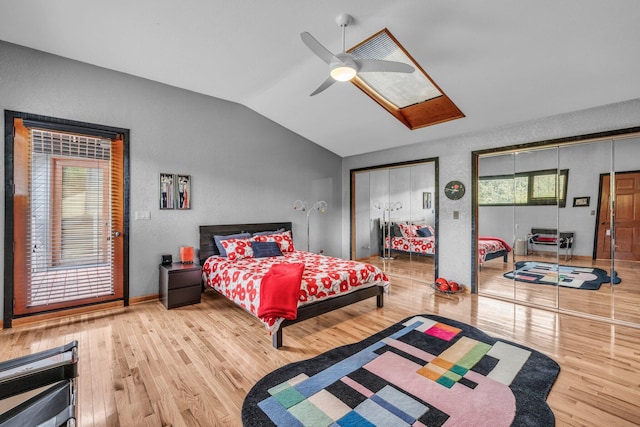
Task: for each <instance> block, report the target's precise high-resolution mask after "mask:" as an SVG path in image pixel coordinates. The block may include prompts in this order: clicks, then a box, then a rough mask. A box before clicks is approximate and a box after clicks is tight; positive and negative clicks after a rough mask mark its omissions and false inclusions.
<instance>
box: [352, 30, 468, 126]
mask: <svg viewBox="0 0 640 427" xmlns="http://www.w3.org/2000/svg"><path fill="white" fill-rule="evenodd" d="M349 53H351V54H353V55H354V56H355V57H357V58H363V59H384V60H388V61H397V62H404V63H406V64H409V65H412V66H413V67H414V68H415V69H416V71H414V72H413V73H385V72H375V73H365V72H361V73H359V74H358V75H357V76H356V77H355V78H354V79H353V80H351V81H352V83H353V84H355V85H356V86H358V87H359V88H360V89H361V90H362V91H363V92H365V93H366V94H367V95H369V96H370V97H371V98H372V99H374V100H375V101H376V102H377V103H378V104H380V105H381V106H382V107H384V108H385V109H386V110H387V111H389V112H390V113H391V114H392V115H393V116H395V117H396V118H397V119H398V120H400V121H401V122H402V123H404V124H405V125H406V126H407V127H408V128H409V129H418V128H422V127H425V126H430V125H434V124H437V123H442V122H445V121H449V120H454V119H458V118H461V117H464V114H463V113H462V111H460V109H458V107H457V106H456V105H455V104H454V103H453V102H452V101H451V100H450V99H449V97H447V95H445V93H444V92H443V91H442V90H441V89H440V88H439V87H438V86H437V85H436V84H435V82H433V80H431V78H430V77H429V76H428V75H427V73H426V72H425V71H424V70H423V69H422V67H420V65H418V64H417V63H416V62H415V61H414V59H413V58H412V57H411V56H410V55H409V53H408V52H407V51H406V50H405V49H404V48H403V47H402V46H401V45H400V44H399V43H398V41H397V40H396V39H395V38H394V37H393V35H392V34H391V33H390V32H389V31H388V30H387V29H386V28H385V29H383V30H382V31H380V32H379V33H377V34H374V35H373V36H371V37H370V38H368V39H367V40H365V41H364V42H362V43H360V44H359V45H357V46H355V47H353V48H352V49H350V50H349Z"/></svg>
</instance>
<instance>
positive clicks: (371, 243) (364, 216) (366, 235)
mask: <svg viewBox="0 0 640 427" xmlns="http://www.w3.org/2000/svg"><path fill="white" fill-rule="evenodd" d="M369 181H370V174H369V173H368V172H365V173H361V174H358V175H356V177H355V189H353V190H354V193H355V194H354V202H353V212H352V215H355V217H353V218H352V220H353V222H354V224H355V229H354V233H353V237H352V238H353V239H354V248H355V259H356V260H366V259H368V258H369V257H371V256H373V255H375V254H376V252H377V242H376V240H375V239H376V235H377V230H376V226H375V225H376V224H374V219H373V218H372V217H371V209H370V208H369V207H370V205H371V198H370V195H369V187H370V182H369Z"/></svg>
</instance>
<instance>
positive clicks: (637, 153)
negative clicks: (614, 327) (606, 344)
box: [611, 137, 640, 324]
mask: <svg viewBox="0 0 640 427" xmlns="http://www.w3.org/2000/svg"><path fill="white" fill-rule="evenodd" d="M613 171H614V174H613V176H614V183H615V184H614V185H613V186H612V191H613V193H614V195H615V208H614V211H613V212H614V215H613V227H612V230H613V231H612V233H613V237H614V239H613V243H614V244H613V251H612V252H613V262H612V264H611V269H612V270H614V271H615V272H616V274H615V275H614V276H615V277H617V278H618V279H619V280H620V282H619V283H617V284H614V285H612V295H613V300H614V314H613V318H614V319H616V320H623V321H626V322H633V323H636V324H640V286H639V285H638V283H639V281H638V275H639V274H640V273H639V270H640V269H639V265H640V137H636V138H631V139H624V140H616V141H614V142H613Z"/></svg>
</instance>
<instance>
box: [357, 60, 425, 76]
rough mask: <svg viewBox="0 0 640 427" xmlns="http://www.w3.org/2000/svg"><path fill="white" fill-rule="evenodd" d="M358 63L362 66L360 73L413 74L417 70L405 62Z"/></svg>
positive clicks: (365, 61)
mask: <svg viewBox="0 0 640 427" xmlns="http://www.w3.org/2000/svg"><path fill="white" fill-rule="evenodd" d="M356 62H357V63H358V65H359V66H360V69H359V70H358V72H359V73H372V72H388V73H413V72H414V71H415V68H413V67H412V66H411V65H409V64H405V63H404V62H397V61H384V60H382V59H357V60H356Z"/></svg>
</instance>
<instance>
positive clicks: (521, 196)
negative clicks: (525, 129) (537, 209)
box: [478, 169, 569, 207]
mask: <svg viewBox="0 0 640 427" xmlns="http://www.w3.org/2000/svg"><path fill="white" fill-rule="evenodd" d="M568 180H569V170H568V169H563V170H561V171H560V173H558V171H557V170H556V169H547V170H541V171H533V172H521V173H517V174H515V175H498V176H485V177H480V178H479V180H478V204H479V205H480V206H512V205H516V206H520V205H523V206H526V205H555V204H556V203H557V204H558V206H560V207H564V206H565V204H566V199H567V182H568Z"/></svg>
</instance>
